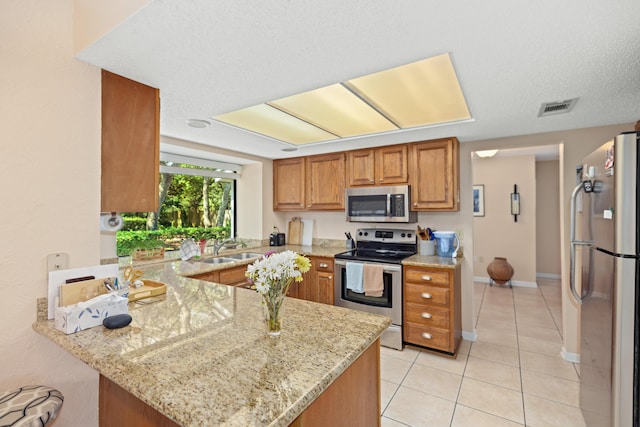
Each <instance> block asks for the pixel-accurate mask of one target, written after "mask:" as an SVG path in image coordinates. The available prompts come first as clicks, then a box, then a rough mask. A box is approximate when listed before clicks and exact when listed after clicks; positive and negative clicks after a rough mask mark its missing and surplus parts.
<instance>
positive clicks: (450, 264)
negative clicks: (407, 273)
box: [402, 254, 464, 269]
mask: <svg viewBox="0 0 640 427" xmlns="http://www.w3.org/2000/svg"><path fill="white" fill-rule="evenodd" d="M463 260H464V258H444V257H439V256H432V255H431V256H429V255H419V254H416V255H412V256H410V257H409V258H405V259H403V260H402V265H410V266H414V267H434V268H451V269H455V268H456V267H458V266H459V265H461V264H462V261H463Z"/></svg>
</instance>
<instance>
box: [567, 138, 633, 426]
mask: <svg viewBox="0 0 640 427" xmlns="http://www.w3.org/2000/svg"><path fill="white" fill-rule="evenodd" d="M638 135H639V134H638V133H636V132H629V133H623V134H620V135H618V136H617V137H615V138H614V139H613V140H611V141H609V142H607V143H605V144H604V145H602V146H601V147H600V148H598V149H597V150H596V151H594V152H593V153H591V154H590V155H588V156H587V157H585V158H584V160H583V164H582V165H581V169H582V171H581V182H580V183H579V185H578V186H577V187H576V189H575V190H574V192H573V195H572V198H571V258H570V259H571V268H570V272H571V280H570V282H571V284H570V288H571V291H572V293H573V295H574V298H576V300H577V301H578V302H579V303H580V330H581V332H580V342H581V344H580V407H581V409H582V414H583V416H584V418H585V422H586V424H587V426H602V427H609V426H615V427H628V426H638V425H640V421H639V418H638V417H639V414H638V399H639V398H640V395H639V394H638V391H639V390H638V345H639V341H638V330H639V325H638V306H639V304H638V298H639V297H640V292H638V279H639V277H640V259H639V254H640V246H639V243H640V239H639V238H638V229H639V227H640V221H639V214H640V209H638V200H640V198H639V197H638V196H639V194H640V179H639V177H640V175H639V169H638V165H639V164H640V163H639V162H638V155H639V151H638V142H639V139H638ZM579 169H580V168H579Z"/></svg>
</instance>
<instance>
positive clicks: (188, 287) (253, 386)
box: [33, 261, 389, 426]
mask: <svg viewBox="0 0 640 427" xmlns="http://www.w3.org/2000/svg"><path fill="white" fill-rule="evenodd" d="M186 264H187V263H181V262H179V261H178V262H169V263H164V264H156V265H149V266H146V267H145V268H144V278H145V279H151V280H156V281H160V282H163V283H166V284H167V285H168V290H167V293H166V295H165V296H162V297H156V299H157V300H151V301H148V303H144V301H143V303H138V304H136V303H130V305H129V307H130V310H129V311H130V314H131V316H132V317H133V321H132V323H131V324H130V325H129V326H127V327H125V328H122V329H114V330H108V329H104V328H103V327H96V328H92V329H88V330H84V331H80V332H78V333H75V334H71V335H65V334H63V333H61V332H59V331H58V330H56V329H55V328H54V325H53V320H48V321H38V322H36V323H35V324H34V325H33V328H34V329H35V330H36V332H38V333H40V334H42V335H44V336H46V337H48V338H49V339H51V340H52V341H53V342H55V343H56V344H58V345H59V346H60V347H62V348H64V349H65V350H67V351H69V352H70V353H71V354H73V355H74V356H76V357H77V358H79V359H80V360H82V361H83V362H85V363H86V364H88V365H89V366H91V367H92V368H94V369H95V370H97V371H98V372H99V373H100V393H99V401H100V414H99V418H100V425H102V426H107V425H136V426H138V425H140V426H144V425H148V426H151V425H162V426H175V425H181V426H205V425H215V426H267V425H271V426H287V425H294V426H295V425H297V426H301V425H304V426H311V425H327V424H326V423H327V422H329V423H331V416H336V417H341V418H339V419H340V420H341V421H342V422H348V418H342V417H348V416H349V414H351V416H354V417H356V418H352V419H351V422H348V423H349V424H350V425H379V422H380V381H379V378H380V377H379V372H380V371H379V369H380V367H379V340H378V337H379V336H380V334H381V333H382V332H383V331H384V329H385V328H386V327H387V326H388V325H389V319H388V318H386V317H382V316H377V315H372V314H367V313H363V312H358V311H353V310H347V309H343V308H339V307H333V306H330V305H325V304H317V303H313V302H309V301H303V300H298V299H293V298H288V299H287V301H286V302H285V304H284V306H283V319H284V326H283V333H282V335H281V336H280V337H279V338H270V337H268V336H267V335H266V334H265V328H264V322H263V316H262V307H261V305H260V296H259V295H258V294H256V293H255V291H251V290H248V289H243V288H241V287H233V286H226V285H219V284H213V283H209V282H205V281H201V280H196V279H191V278H188V277H184V274H185V271H184V267H185V265H186ZM181 266H182V267H181ZM329 407H330V408H331V410H330V411H329V410H328V409H327V408H329ZM314 423H315V424H314Z"/></svg>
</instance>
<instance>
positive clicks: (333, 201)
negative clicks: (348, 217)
mask: <svg viewBox="0 0 640 427" xmlns="http://www.w3.org/2000/svg"><path fill="white" fill-rule="evenodd" d="M344 180H345V164H344V153H333V154H322V155H318V156H308V157H295V158H292V159H281V160H274V161H273V210H276V211H304V210H343V209H344Z"/></svg>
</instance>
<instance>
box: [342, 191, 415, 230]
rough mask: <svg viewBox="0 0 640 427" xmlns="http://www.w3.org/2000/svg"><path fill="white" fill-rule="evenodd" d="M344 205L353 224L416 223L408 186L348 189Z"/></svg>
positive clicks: (348, 219)
mask: <svg viewBox="0 0 640 427" xmlns="http://www.w3.org/2000/svg"><path fill="white" fill-rule="evenodd" d="M344 202H345V203H344V204H345V207H346V213H347V221H351V222H416V221H417V220H418V214H417V213H416V212H412V211H411V192H410V189H409V186H408V185H394V186H381V187H359V188H347V189H346V190H345V200H344Z"/></svg>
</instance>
